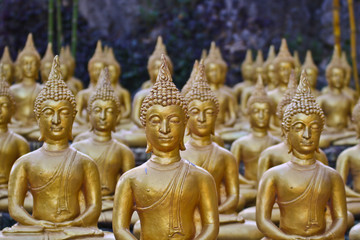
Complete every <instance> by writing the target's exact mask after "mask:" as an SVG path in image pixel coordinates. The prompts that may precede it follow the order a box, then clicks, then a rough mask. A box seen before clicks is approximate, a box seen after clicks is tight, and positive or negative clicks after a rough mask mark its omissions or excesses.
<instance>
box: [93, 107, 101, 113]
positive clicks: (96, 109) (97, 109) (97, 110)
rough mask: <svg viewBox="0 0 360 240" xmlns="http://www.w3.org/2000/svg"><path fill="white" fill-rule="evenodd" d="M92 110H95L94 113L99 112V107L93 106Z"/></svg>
mask: <svg viewBox="0 0 360 240" xmlns="http://www.w3.org/2000/svg"><path fill="white" fill-rule="evenodd" d="M93 111H94V112H96V113H99V112H101V108H99V107H95V108H94V109H93Z"/></svg>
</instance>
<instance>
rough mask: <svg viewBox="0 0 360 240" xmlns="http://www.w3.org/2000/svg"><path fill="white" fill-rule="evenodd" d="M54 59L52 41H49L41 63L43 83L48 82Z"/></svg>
mask: <svg viewBox="0 0 360 240" xmlns="http://www.w3.org/2000/svg"><path fill="white" fill-rule="evenodd" d="M53 60H54V53H53V50H52V43H51V42H49V43H48V45H47V48H46V52H45V54H44V57H43V58H42V59H41V64H40V73H41V81H42V83H46V82H47V80H48V77H49V74H50V71H51V67H52V62H53Z"/></svg>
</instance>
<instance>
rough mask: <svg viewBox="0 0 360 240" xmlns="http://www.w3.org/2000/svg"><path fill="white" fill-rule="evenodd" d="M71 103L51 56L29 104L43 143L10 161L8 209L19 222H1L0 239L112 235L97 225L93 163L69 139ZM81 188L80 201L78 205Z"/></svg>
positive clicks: (97, 189) (98, 199) (96, 176)
mask: <svg viewBox="0 0 360 240" xmlns="http://www.w3.org/2000/svg"><path fill="white" fill-rule="evenodd" d="M75 108H76V102H75V98H74V95H73V94H72V93H71V91H70V90H69V89H68V87H67V85H66V84H65V82H64V81H63V80H62V76H61V73H60V64H59V59H58V56H55V58H54V62H53V66H52V69H51V72H50V75H49V78H48V81H47V82H46V83H45V86H44V88H43V89H42V90H41V92H40V93H39V95H38V96H37V98H36V101H35V106H34V112H35V114H36V118H37V120H38V122H39V127H40V132H41V137H40V141H44V144H43V146H42V147H41V148H40V149H38V150H35V151H33V152H31V153H28V154H26V155H24V156H22V157H20V158H19V159H18V160H17V161H16V163H15V164H14V165H13V167H12V170H11V174H10V179H9V188H8V189H9V212H10V216H11V217H12V218H13V219H14V220H15V221H17V222H18V224H16V225H14V226H13V227H11V228H5V229H4V230H3V231H2V232H1V234H0V239H11V240H13V239H24V237H26V238H31V239H34V240H37V239H39V240H40V239H84V238H86V239H114V238H113V236H112V234H107V236H104V232H102V231H101V230H99V229H98V228H97V220H98V217H99V215H100V212H101V197H100V196H101V192H100V178H99V171H98V169H97V166H96V163H95V162H94V161H93V160H92V159H90V158H89V157H88V156H86V155H85V154H82V153H80V152H78V151H77V150H75V149H74V148H72V147H69V145H68V141H69V140H71V139H72V134H71V128H72V124H73V121H74V118H75V114H76V110H75ZM28 190H29V191H30V192H31V194H32V196H33V198H34V202H33V203H34V207H33V211H32V215H30V214H29V213H28V212H27V211H26V210H25V209H24V208H23V201H24V198H25V194H26V192H27V191H28ZM80 194H82V195H83V197H84V205H85V206H84V207H83V208H84V209H83V210H82V211H80V208H81V207H80V202H79V196H80ZM111 236H112V237H111Z"/></svg>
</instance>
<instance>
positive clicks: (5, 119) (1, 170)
mask: <svg viewBox="0 0 360 240" xmlns="http://www.w3.org/2000/svg"><path fill="white" fill-rule="evenodd" d="M3 69H4V65H3V63H0V212H7V211H8V190H7V188H8V181H9V175H10V170H11V167H12V165H13V164H14V162H15V160H16V159H18V158H19V157H21V156H22V155H24V154H26V153H28V152H29V151H30V148H29V144H28V142H27V141H26V140H25V139H24V138H23V137H22V136H20V135H18V134H16V133H14V132H12V131H10V130H9V129H8V124H9V123H10V121H11V115H12V112H13V110H14V108H15V99H14V96H13V94H12V93H11V91H10V89H9V84H8V80H7V78H6V75H5V74H4V71H3Z"/></svg>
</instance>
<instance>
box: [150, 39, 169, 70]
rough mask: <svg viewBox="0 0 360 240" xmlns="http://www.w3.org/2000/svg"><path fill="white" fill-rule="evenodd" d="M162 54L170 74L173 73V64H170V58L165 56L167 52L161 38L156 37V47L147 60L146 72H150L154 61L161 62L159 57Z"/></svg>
mask: <svg viewBox="0 0 360 240" xmlns="http://www.w3.org/2000/svg"><path fill="white" fill-rule="evenodd" d="M162 54H164V55H165V57H166V60H167V64H168V67H169V70H170V72H171V73H173V64H172V62H171V59H170V57H169V56H168V54H167V51H166V46H165V44H164V43H163V39H162V37H161V36H158V38H157V41H156V46H155V49H154V52H153V53H152V54H151V55H150V57H149V60H148V65H147V68H148V71H149V72H150V71H151V69H152V67H153V64H154V63H155V62H156V61H161V55H162Z"/></svg>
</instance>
